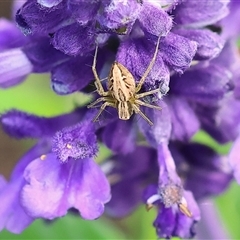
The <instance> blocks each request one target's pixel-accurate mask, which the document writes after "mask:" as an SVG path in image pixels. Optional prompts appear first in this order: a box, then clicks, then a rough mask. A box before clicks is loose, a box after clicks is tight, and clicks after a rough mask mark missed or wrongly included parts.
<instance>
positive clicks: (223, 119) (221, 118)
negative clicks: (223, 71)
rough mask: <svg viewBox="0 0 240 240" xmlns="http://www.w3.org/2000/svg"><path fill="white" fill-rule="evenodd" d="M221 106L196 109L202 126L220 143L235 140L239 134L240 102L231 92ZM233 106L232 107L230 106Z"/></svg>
mask: <svg viewBox="0 0 240 240" xmlns="http://www.w3.org/2000/svg"><path fill="white" fill-rule="evenodd" d="M220 106H221V107H217V108H216V107H211V106H210V107H209V106H208V107H200V106H199V107H198V108H197V109H196V111H197V114H198V116H199V119H200V121H201V123H202V127H203V129H204V130H205V131H207V132H208V133H209V134H210V135H211V136H212V137H213V138H214V139H216V140H217V141H218V142H220V143H227V142H229V141H233V140H234V139H235V138H236V137H237V136H238V134H239V131H238V127H236V126H238V124H239V119H240V111H239V110H240V102H239V101H238V100H236V99H235V98H234V96H233V95H232V94H231V95H229V96H227V97H225V98H224V100H223V101H221V105H220ZM229 106H231V107H229Z"/></svg>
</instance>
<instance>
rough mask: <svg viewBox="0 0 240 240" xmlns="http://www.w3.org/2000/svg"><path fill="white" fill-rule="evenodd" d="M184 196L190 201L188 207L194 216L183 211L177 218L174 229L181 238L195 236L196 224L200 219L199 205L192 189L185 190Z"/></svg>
mask: <svg viewBox="0 0 240 240" xmlns="http://www.w3.org/2000/svg"><path fill="white" fill-rule="evenodd" d="M184 198H185V199H186V201H187V203H188V208H189V210H190V212H191V213H192V217H191V218H190V217H187V216H185V215H183V214H181V213H179V214H178V217H177V218H176V222H177V223H176V227H175V229H174V235H175V236H178V237H180V238H185V239H186V238H187V239H189V238H192V237H194V236H195V234H196V232H195V229H194V227H195V224H196V222H198V221H199V220H200V210H199V207H198V205H197V203H196V201H195V199H194V197H193V195H192V193H191V192H190V191H184Z"/></svg>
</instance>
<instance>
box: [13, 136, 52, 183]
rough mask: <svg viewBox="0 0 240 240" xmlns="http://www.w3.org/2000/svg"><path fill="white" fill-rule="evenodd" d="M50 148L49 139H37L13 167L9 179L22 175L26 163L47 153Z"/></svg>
mask: <svg viewBox="0 0 240 240" xmlns="http://www.w3.org/2000/svg"><path fill="white" fill-rule="evenodd" d="M50 150H51V142H50V141H49V140H42V141H39V142H38V143H37V144H36V145H34V146H33V147H32V148H31V149H30V150H29V151H27V152H26V153H25V154H24V156H23V157H22V158H21V159H20V160H19V163H18V164H16V166H15V167H14V169H13V171H12V174H11V181H12V180H17V179H19V178H20V177H22V175H23V172H24V170H25V168H26V167H27V165H28V164H29V163H30V162H31V161H33V160H34V159H35V158H37V157H39V156H41V155H43V154H46V153H48V152H49V151H50Z"/></svg>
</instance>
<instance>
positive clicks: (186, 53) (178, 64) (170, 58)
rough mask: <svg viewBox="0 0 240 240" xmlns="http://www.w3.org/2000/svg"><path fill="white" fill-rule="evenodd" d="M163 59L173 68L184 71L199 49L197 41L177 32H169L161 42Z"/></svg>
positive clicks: (180, 71)
mask: <svg viewBox="0 0 240 240" xmlns="http://www.w3.org/2000/svg"><path fill="white" fill-rule="evenodd" d="M159 49H160V51H161V52H162V58H163V60H164V61H165V62H166V63H167V64H168V65H169V67H170V68H171V69H173V70H174V71H176V72H179V73H183V71H184V70H185V69H186V68H188V67H189V66H190V64H191V61H192V59H193V57H194V55H195V53H196V51H197V43H196V42H195V41H191V40H189V39H187V38H185V37H182V36H179V35H177V34H173V33H169V34H168V35H167V36H166V37H165V38H163V40H162V41H161V42H160V48H159Z"/></svg>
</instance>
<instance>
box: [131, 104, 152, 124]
mask: <svg viewBox="0 0 240 240" xmlns="http://www.w3.org/2000/svg"><path fill="white" fill-rule="evenodd" d="M132 107H133V110H134V112H135V113H136V114H139V115H140V116H141V117H142V118H143V119H145V120H146V121H147V122H148V123H149V124H150V125H151V126H152V125H153V123H152V121H151V120H150V119H149V118H148V117H147V116H146V115H145V114H144V113H143V112H142V111H141V110H140V109H139V107H138V106H137V105H135V104H132Z"/></svg>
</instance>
